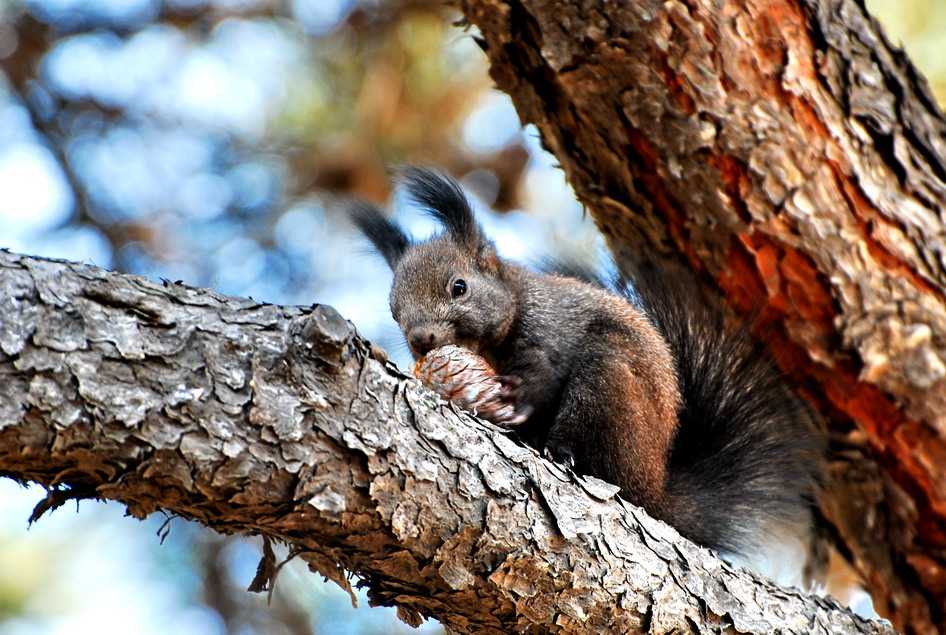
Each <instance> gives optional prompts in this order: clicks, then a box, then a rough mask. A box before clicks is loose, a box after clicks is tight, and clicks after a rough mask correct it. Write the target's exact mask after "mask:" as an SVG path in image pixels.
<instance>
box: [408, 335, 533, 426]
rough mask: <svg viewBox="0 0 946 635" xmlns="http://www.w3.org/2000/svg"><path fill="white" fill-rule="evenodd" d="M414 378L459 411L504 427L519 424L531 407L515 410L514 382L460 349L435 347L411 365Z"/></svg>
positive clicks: (476, 356) (474, 354)
mask: <svg viewBox="0 0 946 635" xmlns="http://www.w3.org/2000/svg"><path fill="white" fill-rule="evenodd" d="M414 376H415V377H417V379H419V380H420V381H421V383H422V384H424V385H425V386H427V387H428V388H430V389H431V390H433V391H434V392H436V393H437V394H438V395H440V396H441V397H443V398H444V399H446V400H447V401H450V402H453V403H454V404H456V405H457V406H459V407H460V408H462V409H463V410H466V411H467V412H470V413H472V414H474V415H476V416H478V417H482V418H483V419H486V420H487V421H491V422H493V423H495V424H496V425H498V426H502V427H504V428H512V427H515V426H517V425H519V424H520V423H523V422H524V421H525V420H526V419H528V418H529V415H530V414H532V408H530V407H525V408H518V407H517V405H516V398H515V390H516V388H517V387H518V381H517V380H513V379H511V378H506V377H501V376H499V375H497V374H496V371H495V370H493V369H492V367H490V365H489V364H488V363H487V361H486V360H485V359H483V358H482V357H480V356H479V355H477V354H476V353H474V352H472V351H470V350H469V349H466V348H462V347H460V346H454V345H453V344H449V345H447V346H443V347H441V348H435V349H434V350H432V351H430V352H429V353H427V355H425V356H424V357H422V358H420V359H419V360H417V363H416V364H415V365H414Z"/></svg>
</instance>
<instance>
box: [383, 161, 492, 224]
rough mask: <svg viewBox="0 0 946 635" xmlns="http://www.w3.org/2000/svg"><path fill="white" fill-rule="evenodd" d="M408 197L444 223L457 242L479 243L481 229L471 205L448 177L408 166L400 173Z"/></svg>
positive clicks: (429, 170)
mask: <svg viewBox="0 0 946 635" xmlns="http://www.w3.org/2000/svg"><path fill="white" fill-rule="evenodd" d="M401 174H402V182H403V183H404V187H405V188H406V189H407V193H408V195H410V197H411V200H412V201H414V203H416V204H417V205H418V206H419V207H421V208H423V209H424V210H425V211H426V212H428V213H429V214H430V215H431V216H433V217H434V218H436V219H437V220H439V221H440V222H441V223H443V225H444V227H446V228H447V232H448V233H449V234H450V235H451V236H452V237H453V238H454V240H457V241H458V242H478V241H479V239H480V235H481V232H480V229H479V227H478V226H477V224H476V220H475V219H474V218H473V210H472V209H471V208H470V203H469V201H468V200H467V198H466V195H465V194H464V193H463V190H461V189H460V186H459V185H457V182H456V181H454V180H453V179H451V178H450V177H449V176H446V175H445V174H442V173H440V172H436V171H434V170H431V169H428V168H422V167H419V166H413V165H412V166H408V167H406V168H404V170H403V171H402V172H401Z"/></svg>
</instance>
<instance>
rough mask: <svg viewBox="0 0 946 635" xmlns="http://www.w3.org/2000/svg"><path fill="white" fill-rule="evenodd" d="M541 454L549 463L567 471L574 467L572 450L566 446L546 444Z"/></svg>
mask: <svg viewBox="0 0 946 635" xmlns="http://www.w3.org/2000/svg"><path fill="white" fill-rule="evenodd" d="M542 454H543V455H544V456H545V458H547V459H548V460H549V461H552V462H553V463H558V464H559V465H561V466H563V467H566V468H568V469H572V468H574V467H575V455H574V453H572V449H571V448H570V447H568V446H567V445H562V444H561V443H546V444H545V447H544V448H543V450H542Z"/></svg>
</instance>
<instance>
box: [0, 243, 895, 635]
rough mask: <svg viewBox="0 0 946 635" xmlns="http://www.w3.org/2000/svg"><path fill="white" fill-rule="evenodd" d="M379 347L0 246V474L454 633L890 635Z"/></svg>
mask: <svg viewBox="0 0 946 635" xmlns="http://www.w3.org/2000/svg"><path fill="white" fill-rule="evenodd" d="M372 350H375V351H376V350H377V349H372V347H371V346H370V345H369V344H368V343H367V342H365V341H364V340H362V339H361V338H360V337H358V336H357V334H355V333H354V330H353V328H352V327H351V325H350V324H349V323H348V322H346V321H344V320H343V319H342V318H341V317H340V316H339V315H338V314H337V313H336V312H335V311H333V310H332V309H330V308H328V307H324V306H318V305H316V306H314V307H312V308H301V307H278V306H271V305H261V304H258V303H256V302H254V301H252V300H242V299H237V298H226V297H222V296H220V295H218V294H215V293H213V292H210V291H205V290H199V289H193V288H190V287H184V286H180V285H176V284H166V285H164V286H161V285H159V284H155V283H152V282H149V281H147V280H143V279H141V278H137V277H134V276H129V275H123V274H116V273H108V272H105V271H103V270H101V269H98V268H95V267H90V266H85V265H79V264H70V263H64V262H57V261H50V260H43V259H38V258H29V257H24V256H17V255H14V254H9V253H5V252H0V374H2V376H3V381H2V382H0V475H4V476H10V477H13V478H16V479H17V480H20V481H35V482H38V483H41V484H43V485H44V486H46V487H47V488H49V489H50V494H49V498H48V499H47V500H46V501H44V502H43V503H41V504H40V505H39V506H38V513H41V512H42V511H44V510H45V509H47V508H49V507H53V506H56V505H58V504H62V503H63V502H65V501H66V500H67V499H69V498H76V499H79V498H90V497H94V498H105V499H112V500H117V501H121V502H122V503H124V504H125V505H127V506H128V509H129V511H130V512H131V513H132V514H133V515H135V516H137V517H144V516H145V515H147V514H149V513H152V512H154V511H156V510H159V509H162V510H165V511H167V512H170V513H172V514H177V515H180V516H183V517H186V518H191V519H193V520H196V521H198V522H201V523H203V524H205V525H207V526H209V527H212V528H213V529H215V530H217V531H220V532H224V533H234V532H249V533H258V534H262V535H264V536H267V537H270V538H275V539H278V540H282V541H285V542H287V543H288V544H289V545H290V548H291V550H292V552H293V553H295V554H297V555H299V556H300V557H302V558H303V559H304V560H306V561H307V562H308V563H309V565H310V566H311V568H312V569H314V570H316V571H319V572H321V573H322V574H324V575H325V576H326V577H328V578H330V579H332V580H335V581H336V582H338V583H339V584H341V585H342V586H344V587H348V578H347V573H346V572H351V573H353V574H355V575H356V576H357V577H359V578H360V579H361V580H362V581H363V582H364V583H365V584H367V585H368V586H369V587H370V597H371V599H372V601H373V602H375V603H378V604H386V605H397V606H398V607H399V609H400V615H401V616H402V618H404V619H405V620H406V621H408V622H413V623H416V622H417V620H418V616H419V615H429V616H433V617H436V618H437V619H439V620H441V621H442V622H443V623H444V624H445V625H447V626H448V627H450V628H452V629H455V630H457V631H460V632H464V633H505V632H523V633H545V632H549V631H552V632H557V633H601V632H605V631H608V632H629V631H644V630H646V631H647V632H652V633H668V632H721V631H727V632H731V631H732V630H734V629H735V630H738V631H739V632H743V633H772V632H775V631H779V632H784V633H822V632H823V633H837V632H845V633H855V632H856V633H861V632H863V633H884V632H892V630H891V629H889V627H887V626H885V625H883V624H882V623H880V622H867V621H865V620H862V619H860V618H857V617H855V616H853V615H851V614H850V613H848V612H847V611H846V610H844V609H842V608H840V607H838V606H837V605H836V604H835V603H833V602H831V601H827V600H823V599H821V598H816V597H814V596H807V595H805V594H802V593H793V592H790V591H786V590H785V589H780V588H778V587H775V586H774V585H772V584H771V583H768V582H765V581H763V580H760V579H758V578H756V577H753V576H752V575H750V574H748V573H746V572H744V571H736V570H733V569H732V568H731V567H729V566H728V565H726V564H724V563H723V562H721V561H720V560H718V559H716V558H715V557H714V556H713V555H712V554H711V553H710V552H709V551H708V550H706V549H702V548H699V547H696V546H694V545H693V544H692V543H689V542H688V541H686V540H684V539H683V538H681V537H680V536H679V535H678V534H677V533H676V532H675V531H674V530H673V529H672V528H670V527H669V526H667V525H665V524H663V523H660V522H658V521H655V520H652V519H651V518H649V517H648V516H647V515H646V514H644V513H643V512H642V511H641V510H639V509H637V508H635V507H633V506H631V505H629V504H627V503H625V502H623V501H621V500H620V499H616V498H615V497H614V494H615V491H616V488H615V487H614V486H612V485H608V484H606V483H603V482H601V481H598V480H596V479H592V478H577V477H575V476H574V475H573V474H572V473H570V472H566V471H564V470H563V469H561V468H560V467H559V466H556V465H553V464H551V463H549V462H547V461H545V460H544V459H541V458H540V457H539V456H538V455H537V454H536V453H535V452H534V451H533V450H531V449H530V448H527V447H525V446H522V445H519V444H517V443H516V442H514V441H512V440H511V439H509V438H507V437H506V436H505V434H504V433H503V432H502V431H501V430H499V429H498V428H495V427H493V426H490V425H488V424H485V423H483V422H480V421H478V420H476V419H474V418H472V417H470V416H468V415H465V414H462V413H458V412H455V411H453V410H452V409H451V407H450V406H448V405H447V404H445V403H443V402H442V401H440V400H439V398H437V397H436V396H435V395H434V394H433V393H431V392H429V391H427V390H426V389H423V388H422V387H421V386H420V385H419V383H418V382H416V381H415V380H413V379H411V378H407V377H405V376H404V375H403V374H401V373H400V372H399V371H398V370H397V369H396V368H394V367H393V366H391V365H389V364H388V365H386V364H384V363H382V362H380V361H379V360H378V359H376V357H377V356H378V354H377V352H375V353H372ZM267 564H268V565H272V564H273V563H272V562H269V563H267ZM269 570H272V567H271V566H270V569H269ZM264 582H265V581H264ZM270 582H271V581H270Z"/></svg>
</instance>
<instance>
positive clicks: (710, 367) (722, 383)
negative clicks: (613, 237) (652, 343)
mask: <svg viewBox="0 0 946 635" xmlns="http://www.w3.org/2000/svg"><path fill="white" fill-rule="evenodd" d="M620 269H621V272H622V276H623V278H624V281H625V287H626V286H627V284H630V285H631V288H630V289H629V290H628V296H629V298H630V299H631V301H633V302H635V303H637V304H639V305H640V306H641V308H642V309H643V310H644V311H645V312H646V313H647V314H648V316H649V317H650V318H651V319H652V320H653V322H654V324H655V325H656V326H657V328H658V329H659V330H660V332H661V333H662V334H663V336H664V337H665V338H666V340H667V342H668V344H669V345H670V348H671V350H672V352H673V355H674V358H675V363H676V372H677V376H678V381H679V385H680V393H681V396H682V403H683V406H682V410H681V413H680V425H679V428H678V431H677V435H676V438H675V440H674V444H673V448H672V451H671V456H670V459H669V481H668V487H667V506H668V509H667V513H668V515H669V516H671V517H672V518H671V524H674V525H675V526H676V527H678V528H679V529H680V532H681V533H683V534H685V535H687V536H689V537H690V538H691V539H693V540H695V541H696V542H698V543H701V544H703V545H707V546H711V547H714V548H716V549H717V550H719V551H721V552H724V553H729V554H734V555H735V554H738V555H742V556H744V557H748V558H750V559H751V558H753V557H754V554H756V553H758V552H759V551H760V550H762V549H763V545H765V544H767V543H769V544H771V543H772V541H773V540H788V539H801V540H802V541H803V540H804V535H805V534H807V533H808V532H809V531H810V530H811V525H812V512H811V505H812V497H813V489H814V487H815V484H816V481H817V480H818V478H819V475H820V465H821V463H820V458H819V457H820V454H821V453H820V442H819V441H818V436H817V432H816V427H815V425H814V424H813V421H812V414H811V411H810V410H809V408H808V407H807V405H806V404H805V403H804V402H803V401H802V400H801V398H800V397H798V396H797V395H795V394H794V393H793V392H792V391H790V390H789V389H788V388H787V387H786V386H785V385H784V383H783V381H782V378H781V377H780V374H779V373H778V371H777V370H776V367H775V365H774V363H773V362H772V361H771V356H770V353H769V351H767V350H766V347H765V346H763V345H762V344H760V343H759V342H758V340H756V339H754V338H753V337H752V335H751V334H750V333H749V332H748V329H747V327H746V326H737V325H734V324H732V323H731V320H727V318H726V314H725V313H724V311H723V309H722V307H721V306H718V305H716V304H715V302H714V300H711V299H705V298H702V297H701V294H700V293H699V290H698V289H697V286H696V284H695V283H693V282H692V281H691V280H689V279H688V278H687V277H686V276H685V275H670V274H669V273H668V270H667V269H666V267H665V266H664V265H660V266H656V265H654V264H650V263H647V264H642V263H639V262H635V263H633V264H632V265H630V266H621V267H620Z"/></svg>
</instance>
